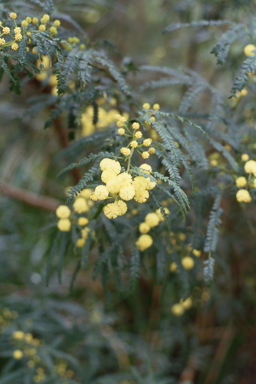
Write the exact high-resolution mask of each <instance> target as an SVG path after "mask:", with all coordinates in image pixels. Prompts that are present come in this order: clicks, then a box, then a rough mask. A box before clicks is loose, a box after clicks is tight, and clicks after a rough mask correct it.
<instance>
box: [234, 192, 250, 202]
mask: <svg viewBox="0 0 256 384" xmlns="http://www.w3.org/2000/svg"><path fill="white" fill-rule="evenodd" d="M236 199H237V201H238V202H239V203H250V202H251V201H252V198H251V195H250V193H249V192H248V191H247V190H246V189H240V190H239V191H238V192H237V194H236Z"/></svg>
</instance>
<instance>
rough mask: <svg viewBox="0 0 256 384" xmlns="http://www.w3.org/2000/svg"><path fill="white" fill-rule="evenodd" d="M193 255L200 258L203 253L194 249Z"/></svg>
mask: <svg viewBox="0 0 256 384" xmlns="http://www.w3.org/2000/svg"><path fill="white" fill-rule="evenodd" d="M192 253H193V255H194V256H196V257H200V256H201V253H202V252H201V251H199V250H198V249H193V252H192Z"/></svg>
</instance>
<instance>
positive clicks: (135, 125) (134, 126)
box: [132, 122, 140, 130]
mask: <svg viewBox="0 0 256 384" xmlns="http://www.w3.org/2000/svg"><path fill="white" fill-rule="evenodd" d="M139 128H140V124H139V123H137V122H134V123H132V129H135V130H136V129H139Z"/></svg>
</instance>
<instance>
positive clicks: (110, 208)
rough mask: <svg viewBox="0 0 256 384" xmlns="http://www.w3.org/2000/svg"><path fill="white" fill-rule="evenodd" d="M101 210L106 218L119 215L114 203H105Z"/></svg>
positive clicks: (113, 217) (114, 217)
mask: <svg viewBox="0 0 256 384" xmlns="http://www.w3.org/2000/svg"><path fill="white" fill-rule="evenodd" d="M103 212H104V214H105V216H106V217H107V218H108V219H116V218H117V216H119V207H118V205H117V204H116V203H110V204H107V205H106V206H105V207H104V208H103Z"/></svg>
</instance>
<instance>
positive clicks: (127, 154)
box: [120, 147, 131, 156]
mask: <svg viewBox="0 0 256 384" xmlns="http://www.w3.org/2000/svg"><path fill="white" fill-rule="evenodd" d="M120 152H121V153H122V155H124V156H129V155H130V153H131V151H130V149H129V148H125V147H122V148H121V149H120Z"/></svg>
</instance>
